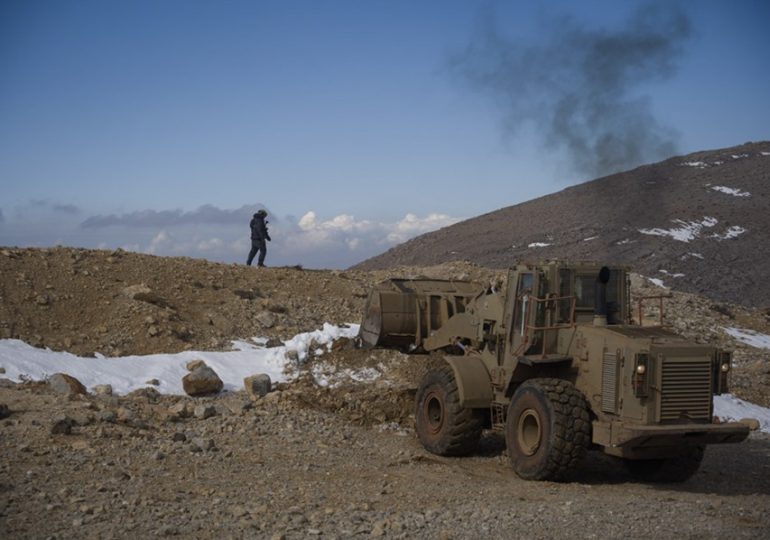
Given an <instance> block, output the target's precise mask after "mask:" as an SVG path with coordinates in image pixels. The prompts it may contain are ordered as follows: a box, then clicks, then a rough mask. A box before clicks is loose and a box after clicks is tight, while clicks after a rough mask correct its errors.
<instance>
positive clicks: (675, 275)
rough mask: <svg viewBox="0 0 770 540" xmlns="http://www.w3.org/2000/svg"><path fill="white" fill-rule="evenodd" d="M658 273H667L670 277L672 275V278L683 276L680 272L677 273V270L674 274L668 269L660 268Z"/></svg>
mask: <svg viewBox="0 0 770 540" xmlns="http://www.w3.org/2000/svg"><path fill="white" fill-rule="evenodd" d="M660 273H661V274H665V275H667V276H670V277H672V278H680V277H684V274H680V273H678V272H677V273H676V274H672V273H671V272H669V271H668V270H660Z"/></svg>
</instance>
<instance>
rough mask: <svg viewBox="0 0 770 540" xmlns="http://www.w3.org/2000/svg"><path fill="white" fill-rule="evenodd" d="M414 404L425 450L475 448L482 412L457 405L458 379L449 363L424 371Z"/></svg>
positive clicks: (447, 452)
mask: <svg viewBox="0 0 770 540" xmlns="http://www.w3.org/2000/svg"><path fill="white" fill-rule="evenodd" d="M415 405H416V409H415V415H414V417H415V429H416V430H417V436H418V437H419V439H420V442H421V443H422V445H423V446H424V447H425V449H426V450H428V451H429V452H432V453H433V454H438V455H440V456H463V455H467V454H470V453H471V452H473V450H475V449H476V447H477V446H478V443H479V439H480V438H481V430H482V428H483V425H484V413H483V411H482V410H480V409H466V408H463V407H461V406H460V395H459V392H458V390H457V381H455V376H454V371H452V368H451V367H450V366H448V365H446V366H442V367H440V368H437V369H431V370H430V371H428V372H427V373H426V374H425V376H424V377H423V378H422V381H421V382H420V388H419V389H418V390H417V396H416V399H415Z"/></svg>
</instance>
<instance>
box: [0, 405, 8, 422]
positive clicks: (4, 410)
mask: <svg viewBox="0 0 770 540" xmlns="http://www.w3.org/2000/svg"><path fill="white" fill-rule="evenodd" d="M9 416H11V409H9V408H8V405H6V404H5V403H0V420H2V419H3V418H8V417H9Z"/></svg>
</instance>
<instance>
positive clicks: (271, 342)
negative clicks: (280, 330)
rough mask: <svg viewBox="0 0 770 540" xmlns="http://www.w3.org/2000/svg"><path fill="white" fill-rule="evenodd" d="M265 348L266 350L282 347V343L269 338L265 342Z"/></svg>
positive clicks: (276, 339)
mask: <svg viewBox="0 0 770 540" xmlns="http://www.w3.org/2000/svg"><path fill="white" fill-rule="evenodd" d="M265 347H267V348H268V349H273V348H275V347H283V341H281V340H280V339H278V338H270V339H268V340H267V343H265Z"/></svg>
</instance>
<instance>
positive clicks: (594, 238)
mask: <svg viewBox="0 0 770 540" xmlns="http://www.w3.org/2000/svg"><path fill="white" fill-rule="evenodd" d="M597 238H599V237H598V236H589V237H588V238H583V242H590V241H591V240H596V239H597Z"/></svg>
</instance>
